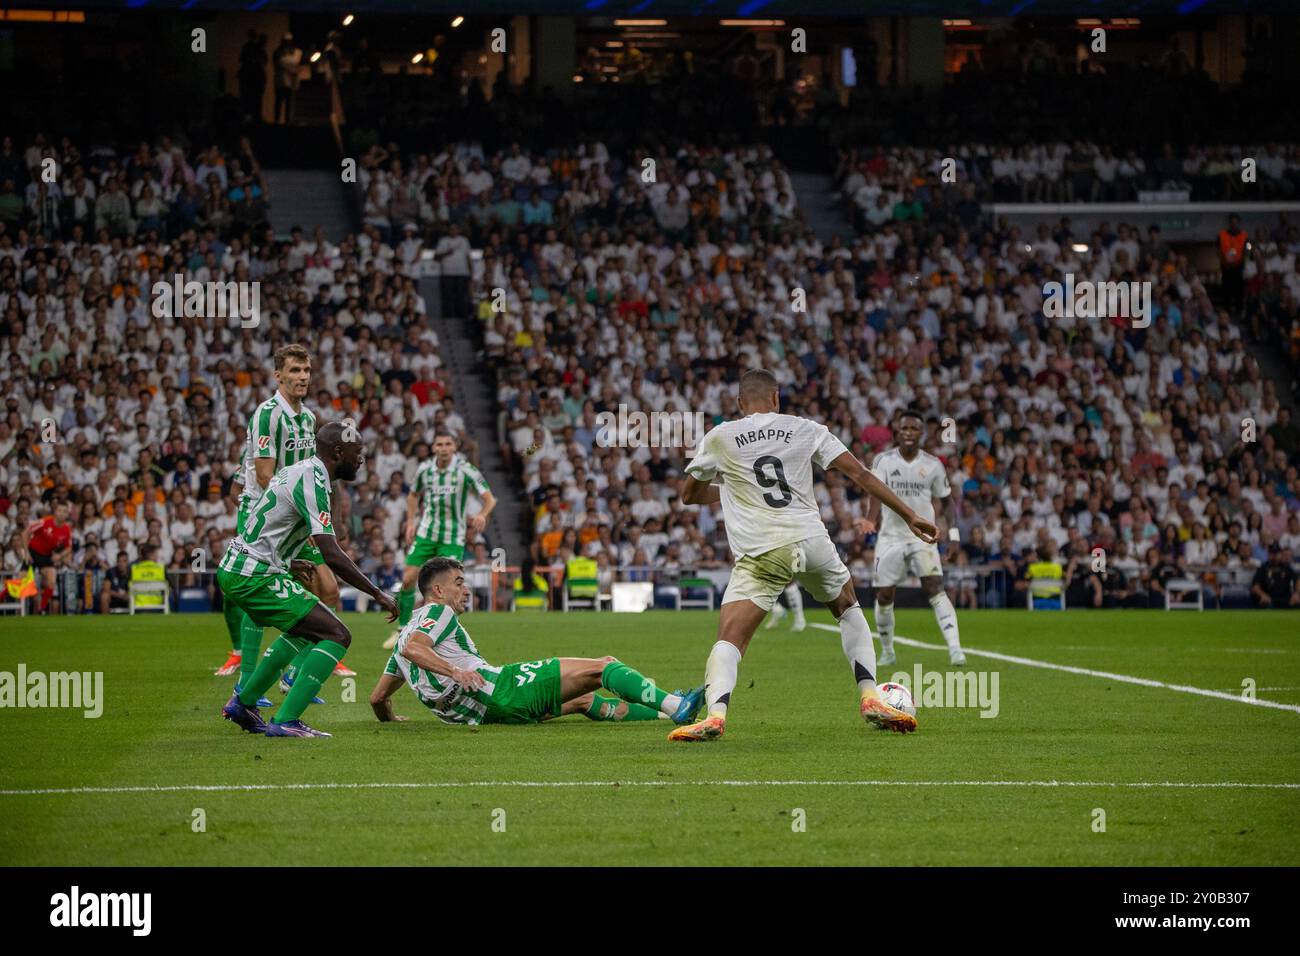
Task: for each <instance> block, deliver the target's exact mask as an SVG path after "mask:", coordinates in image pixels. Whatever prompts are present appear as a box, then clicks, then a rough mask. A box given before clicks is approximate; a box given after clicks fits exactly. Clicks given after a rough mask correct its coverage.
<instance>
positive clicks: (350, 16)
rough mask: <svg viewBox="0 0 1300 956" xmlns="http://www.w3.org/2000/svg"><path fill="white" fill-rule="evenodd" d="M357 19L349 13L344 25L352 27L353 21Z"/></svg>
mask: <svg viewBox="0 0 1300 956" xmlns="http://www.w3.org/2000/svg"><path fill="white" fill-rule="evenodd" d="M355 19H356V17H354V16H353V15H352V14H350V13H349V14H348V15H347V16H346V17H344V18H343V25H344V26H345V27H350V26H352V21H353V20H355Z"/></svg>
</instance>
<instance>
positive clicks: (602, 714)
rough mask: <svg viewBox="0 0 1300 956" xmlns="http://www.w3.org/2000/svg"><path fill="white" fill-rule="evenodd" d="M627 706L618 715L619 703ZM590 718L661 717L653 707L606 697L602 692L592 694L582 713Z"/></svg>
mask: <svg viewBox="0 0 1300 956" xmlns="http://www.w3.org/2000/svg"><path fill="white" fill-rule="evenodd" d="M620 704H621V705H622V706H624V707H626V708H627V711H626V712H625V713H624V714H623V715H622V716H619V713H618V708H619V705H620ZM583 716H585V717H587V718H589V719H591V720H619V721H622V720H659V719H661V718H662V717H663V715H662V714H660V713H659V711H657V710H655V709H654V708H653V707H647V706H646V705H645V704H633V703H629V702H628V701H625V700H620V699H619V698H617V697H606V696H605V695H604V694H592V695H591V706H590V707H588V708H587V711H586V713H585V714H584V715H583Z"/></svg>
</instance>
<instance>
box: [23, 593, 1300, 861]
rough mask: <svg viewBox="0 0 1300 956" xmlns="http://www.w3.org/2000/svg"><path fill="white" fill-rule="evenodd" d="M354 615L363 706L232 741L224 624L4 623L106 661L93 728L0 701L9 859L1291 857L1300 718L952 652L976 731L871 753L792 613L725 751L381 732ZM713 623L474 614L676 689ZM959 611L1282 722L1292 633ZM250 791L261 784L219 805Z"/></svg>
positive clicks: (966, 622) (629, 741)
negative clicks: (323, 734)
mask: <svg viewBox="0 0 1300 956" xmlns="http://www.w3.org/2000/svg"><path fill="white" fill-rule="evenodd" d="M898 618H899V621H898V632H899V633H900V634H901V635H905V636H907V637H910V638H914V639H916V640H919V641H923V642H926V643H928V644H932V645H938V644H939V643H940V641H939V637H938V632H937V629H936V627H935V623H934V618H933V616H932V615H931V614H930V613H929V612H928V611H900V612H899V614H898ZM786 620H787V621H788V618H787V619H786ZM810 620H812V621H816V622H820V623H828V622H829V621H830V618H829V616H828V615H827V614H826V613H825V612H815V613H813V614H811V615H810ZM348 621H349V624H350V625H351V626H352V628H353V631H354V641H353V647H352V653H351V654H350V655H349V658H348V662H349V663H350V664H351V665H352V666H353V667H354V668H355V669H356V670H357V671H358V672H359V675H360V676H359V677H358V678H356V682H355V688H354V692H355V700H354V702H344V701H343V699H342V696H343V694H344V692H345V689H346V688H345V686H344V684H343V683H342V682H340V681H339V679H338V678H333V679H331V681H330V682H329V683H328V684H327V685H326V687H325V693H326V694H327V699H328V703H327V704H326V705H325V706H320V707H313V708H311V709H310V710H309V711H308V714H307V718H308V720H309V721H310V722H311V723H313V724H314V725H316V726H319V727H320V728H322V729H324V730H329V731H331V732H333V733H334V734H335V736H334V737H333V738H332V739H330V740H280V739H276V740H269V739H266V738H262V737H252V736H249V735H246V734H241V733H239V732H238V731H237V730H236V728H234V727H233V726H231V725H230V724H228V723H226V722H224V721H222V720H221V719H220V717H219V708H220V706H221V705H222V704H223V703H224V701H225V699H226V697H227V696H228V694H229V688H230V684H231V682H230V681H229V680H226V679H219V678H214V677H213V676H212V674H211V671H212V669H213V667H214V666H215V665H216V664H218V663H220V661H221V660H222V659H223V658H224V657H225V651H226V649H227V648H228V641H227V638H226V635H225V631H224V627H223V625H222V621H221V618H220V617H218V616H217V615H205V616H169V617H135V618H121V617H114V618H111V619H107V620H105V619H101V618H93V619H92V618H55V619H23V620H18V619H5V620H3V621H0V671H8V672H11V673H12V672H16V670H17V667H18V665H19V663H20V662H21V663H23V664H25V665H26V667H27V670H28V671H29V672H31V671H37V670H40V671H46V672H53V671H67V670H78V671H102V672H103V674H104V698H105V702H104V712H103V715H102V716H101V717H100V718H98V719H85V718H84V717H83V716H82V714H81V712H80V711H74V710H55V709H44V710H40V709H8V708H6V709H0V731H2V732H0V791H3V793H0V862H2V863H4V864H8V865H15V864H28V865H45V864H61V865H110V864H124V865H145V864H161V865H222V864H244V865H261V864H275V865H284V864H295V863H296V864H414V865H426V864H434V865H467V864H537V865H556V864H640V865H660V864H683V863H688V864H700V863H706V864H848V865H869V864H891V865H899V864H930V865H941V864H956V865H962V864H983V865H988V864H992V865H1032V866H1042V865H1130V864H1142V865H1155V866H1164V865H1255V864H1275V865H1276V864H1281V865H1291V866H1294V865H1297V864H1300V788H1297V785H1298V784H1300V712H1297V710H1295V709H1290V710H1285V709H1270V708H1265V707H1261V706H1256V705H1250V704H1247V703H1243V702H1241V701H1239V700H1225V699H1217V698H1213V697H1206V696H1202V695H1198V694H1193V693H1188V692H1185V691H1180V690H1175V689H1172V688H1171V687H1169V686H1137V685H1134V684H1130V683H1124V682H1120V681H1117V680H1115V679H1114V678H1113V677H1106V676H1097V675H1095V674H1091V673H1069V672H1063V671H1060V670H1051V669H1045V668H1042V667H1035V666H1031V665H1029V664H1028V663H1020V662H1009V661H1006V660H998V659H992V658H985V657H980V656H977V655H975V654H971V657H970V666H969V669H971V670H974V671H977V672H978V671H989V672H993V671H996V672H997V674H998V679H999V684H998V688H999V701H998V705H999V712H998V715H997V716H996V717H993V718H981V717H980V715H979V711H978V710H977V709H974V708H964V709H958V708H954V707H944V708H934V707H931V708H924V707H923V708H922V709H921V710H920V712H919V714H918V719H919V722H920V730H919V732H918V733H916V734H914V735H910V736H906V737H904V736H899V735H895V734H885V733H881V732H879V731H874V730H871V729H869V728H867V727H866V726H865V725H864V724H863V723H862V722H861V721H860V720H859V718H858V715H857V708H856V693H855V688H854V685H853V682H852V681H851V679H850V676H849V673H848V668H847V665H846V664H845V662H844V659H843V656H842V654H841V652H840V648H839V639H838V635H837V634H836V633H834V632H832V631H828V630H824V629H817V628H809V629H808V630H807V631H805V632H803V633H798V634H796V633H792V632H791V631H790V630H788V628H787V626H786V625H785V624H784V623H783V624H782V626H781V627H780V628H779V629H777V630H775V631H770V632H764V631H760V632H759V635H758V637H757V638H756V639H755V641H754V643H753V644H752V645H751V647H750V651H749V654H748V655H747V657H746V659H745V661H744V662H743V664H742V666H741V673H740V683H739V685H738V687H737V690H736V693H735V695H734V698H733V702H732V709H731V713H730V720H729V724H728V730H727V736H726V737H725V738H724V739H723V740H722V741H720V742H718V743H716V744H712V745H705V744H696V745H689V746H688V745H678V744H669V743H668V742H667V741H666V740H665V735H666V734H667V732H668V730H669V728H670V725H669V724H668V723H667V722H666V721H658V722H645V723H632V724H612V723H593V722H590V721H587V720H585V719H583V718H581V717H569V718H565V719H563V720H559V721H554V722H551V723H548V724H544V725H541V726H532V727H481V728H477V729H471V728H466V727H453V726H444V725H442V724H440V723H438V722H437V721H435V720H434V719H432V718H431V717H430V716H429V715H428V713H427V712H426V711H425V710H424V709H423V708H422V707H421V706H420V705H419V704H418V703H417V702H416V701H415V698H414V697H413V696H412V695H411V694H410V693H409V691H407V690H406V689H402V690H401V691H400V692H399V695H398V696H397V697H396V698H395V701H396V705H397V711H398V712H399V713H402V714H405V715H407V716H409V717H410V718H411V719H410V721H409V722H407V723H401V724H382V725H381V724H379V723H378V722H377V721H375V720H374V717H373V715H372V713H371V710H370V706H369V703H368V701H367V698H368V696H369V691H370V688H371V686H372V685H373V683H374V681H375V679H376V678H377V676H378V675H379V673H380V671H381V669H382V667H383V664H384V662H385V660H386V652H385V651H383V650H382V649H381V647H380V643H381V641H382V639H383V637H384V636H385V635H386V634H387V633H388V630H389V627H388V625H386V624H385V623H384V622H383V621H382V619H381V618H380V617H379V616H377V615H369V616H365V617H361V616H357V615H349V616H348ZM716 621H717V615H716V614H708V613H703V612H682V613H676V614H675V613H671V612H649V613H646V614H643V615H638V616H634V615H618V616H615V615H612V614H600V615H594V614H590V613H587V614H576V613H575V614H569V615H563V614H558V613H557V614H546V615H536V616H528V615H523V614H517V615H510V614H481V615H471V616H469V617H468V618H467V619H466V624H467V626H468V628H469V630H470V632H471V633H472V634H473V635H474V637H475V640H476V641H477V643H478V645H479V649H480V650H481V651H482V652H483V654H484V655H485V656H486V657H487V658H488V659H489V660H490V661H492V662H494V663H506V662H508V661H513V660H533V659H537V658H541V657H546V656H550V655H559V656H575V657H594V656H600V655H604V654H613V655H616V656H618V657H620V658H621V659H622V660H624V661H626V662H627V663H629V664H631V665H632V666H634V667H636V668H638V669H640V670H642V671H643V672H645V673H646V674H648V675H651V676H653V677H655V678H656V679H657V680H658V682H659V683H660V684H661V685H662V686H666V687H676V686H687V685H689V684H692V683H695V682H697V681H698V680H699V679H700V677H701V675H702V673H703V667H704V660H705V657H706V655H707V654H708V650H709V647H710V646H711V644H712V642H713V634H714V627H715V625H716ZM960 621H961V628H962V637H963V643H964V644H965V645H966V647H967V649H968V650H970V651H991V652H997V653H1000V654H1003V655H1012V656H1015V657H1018V658H1024V659H1028V660H1032V661H1039V662H1049V663H1052V664H1063V665H1069V666H1073V667H1078V668H1084V669H1087V670H1089V671H1105V672H1110V673H1111V674H1120V675H1128V676H1131V677H1137V678H1146V679H1151V680H1154V681H1159V682H1163V683H1164V684H1166V685H1188V686H1191V687H1196V688H1202V689H1206V690H1214V691H1220V692H1224V693H1229V694H1240V693H1241V689H1242V687H1243V681H1246V680H1252V681H1254V686H1255V688H1256V694H1257V696H1258V697H1259V698H1261V699H1266V700H1272V701H1277V702H1281V703H1285V704H1288V705H1291V706H1292V708H1295V707H1296V706H1297V705H1300V615H1297V614H1290V613H1254V612H1242V613H1205V614H1196V613H1186V612H1184V613H1164V612H1116V613H1087V612H1068V613H1064V614H1062V613H1049V612H1042V613H1034V614H1028V613H1024V612H1019V613H1017V612H995V611H983V612H969V613H965V614H962V615H961V617H960ZM268 639H269V635H268ZM898 654H899V661H898V665H897V666H896V667H892V668H888V669H887V670H888V672H889V673H893V672H896V671H899V670H905V671H909V672H910V671H912V669H913V667H914V665H915V664H917V663H919V664H921V665H922V667H923V668H924V669H925V670H927V671H929V670H932V669H933V670H947V669H948V668H947V656H946V654H945V653H944V652H942V651H941V650H938V649H927V648H917V647H912V646H900V647H899V648H898ZM884 676H888V674H886V675H884ZM271 696H272V698H273V699H274V700H276V701H278V700H279V698H280V695H279V692H278V691H272V693H271ZM723 781H730V782H732V783H730V784H727V783H723ZM861 781H872V783H861ZM1053 781H1055V782H1056V785H1037V784H1051V782H1053ZM736 782H746V783H748V784H749V785H735V783H736ZM1029 782H1037V784H1030V783H1029ZM541 784H550V785H548V786H542V785H541ZM554 784H562V785H564V786H555V785H554ZM569 784H572V785H569ZM999 784H1002V785H999ZM1074 784H1082V785H1078V786H1076V785H1074ZM1117 784H1157V785H1158V786H1150V787H1146V786H1116V785H1117ZM1170 784H1179V785H1184V786H1170ZM1210 784H1215V785H1224V784H1266V785H1269V786H1263V787H1239V786H1207V785H1210ZM1280 784H1282V785H1287V784H1289V785H1290V786H1289V787H1283V786H1278V785H1280ZM246 785H253V786H256V787H259V788H260V789H249V790H237V789H233V788H235V787H238V786H246ZM292 785H302V786H297V787H295V786H292ZM379 785H384V786H379ZM155 787H156V788H160V789H157V790H153V789H148V790H145V789H140V788H155ZM205 787H211V788H214V789H202V788H205ZM83 788H88V789H87V791H86V792H73V793H34V792H31V791H36V790H49V789H54V790H59V789H74V790H82V789H83ZM123 788H125V789H123ZM163 788H172V789H163ZM197 810H201V811H203V813H202V819H203V821H204V823H205V826H204V827H203V828H202V829H201V832H195V831H196V825H195V822H194V821H195V820H196V819H197V818H198V816H197V815H196V811H197ZM799 811H802V812H799ZM1098 811H1102V812H1104V832H1103V831H1100V830H1099V822H1100V821H1101V820H1102V817H1101V815H1099V814H1098ZM494 824H495V826H494ZM503 824H504V830H502V825H503ZM801 824H802V825H801Z"/></svg>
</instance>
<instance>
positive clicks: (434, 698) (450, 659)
mask: <svg viewBox="0 0 1300 956" xmlns="http://www.w3.org/2000/svg"><path fill="white" fill-rule="evenodd" d="M419 585H420V593H421V594H422V595H423V597H424V600H425V602H426V603H425V604H424V606H422V607H421V608H419V610H418V611H417V612H416V613H415V615H414V616H413V617H412V618H411V621H410V623H408V624H407V625H406V626H405V627H403V628H402V632H401V635H400V636H399V637H398V639H397V648H396V649H395V650H394V651H393V655H392V657H390V658H389V660H388V666H387V667H386V668H385V669H384V674H383V676H382V677H380V678H379V683H378V684H376V685H375V689H374V691H372V692H371V694H370V706H371V707H373V708H374V711H375V716H376V717H378V718H379V719H380V720H381V721H390V720H403V719H405V718H402V717H398V716H397V715H395V714H394V713H393V704H392V701H391V700H390V698H391V697H392V696H393V694H394V693H396V691H397V688H399V687H401V686H402V684H403V683H405V684H409V685H410V687H411V689H412V690H413V691H415V696H416V697H417V698H419V700H420V703H422V704H424V706H425V707H427V708H429V710H431V711H432V712H433V714H434V716H436V717H438V718H439V719H441V720H443V721H445V722H446V723H450V724H535V723H540V722H541V721H543V720H548V719H550V718H551V717H560V716H563V715H565V714H585V715H586V716H587V717H590V718H591V719H592V720H658V719H659V718H660V717H661V716H663V717H667V718H668V719H670V720H672V721H673V722H675V723H678V724H684V723H689V722H690V721H691V720H693V719H694V715H695V712H696V711H698V710H699V708H700V704H701V703H702V701H703V698H704V686H703V685H700V686H699V687H697V688H695V689H694V690H692V691H688V692H686V693H683V692H682V691H675V692H673V693H671V694H668V693H665V692H664V691H662V690H660V689H659V688H658V687H656V686H655V682H654V681H653V680H652V679H650V678H648V677H645V676H644V675H642V674H641V673H639V672H638V671H635V670H633V669H632V668H630V667H628V666H627V665H626V664H623V663H621V662H620V661H617V660H615V659H614V658H612V657H605V658H598V659H586V658H576V657H563V658H556V657H549V658H546V659H545V660H540V661H522V662H519V663H515V664H506V665H504V666H501V667H494V666H492V665H491V664H489V663H488V662H487V661H485V660H484V659H483V658H482V657H480V656H479V653H478V648H477V647H475V646H474V641H473V640H472V639H471V638H470V636H469V633H468V632H467V631H466V630H465V628H464V626H463V625H462V624H461V623H460V619H459V617H458V615H462V614H464V613H465V609H466V606H467V605H468V603H469V588H467V587H466V586H465V568H464V566H463V565H462V564H461V563H460V562H459V561H457V560H455V559H454V558H449V557H434V558H431V559H429V560H428V561H426V562H425V563H424V565H423V566H422V567H421V568H420V574H419ZM601 688H604V689H605V690H608V691H611V692H612V693H613V694H614V695H615V696H614V697H607V696H603V695H599V694H597V693H595V692H596V691H597V690H600V689H601Z"/></svg>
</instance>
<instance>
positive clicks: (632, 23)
mask: <svg viewBox="0 0 1300 956" xmlns="http://www.w3.org/2000/svg"><path fill="white" fill-rule="evenodd" d="M614 26H616V27H666V26H668V21H667V20H615V21H614Z"/></svg>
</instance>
